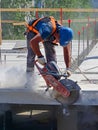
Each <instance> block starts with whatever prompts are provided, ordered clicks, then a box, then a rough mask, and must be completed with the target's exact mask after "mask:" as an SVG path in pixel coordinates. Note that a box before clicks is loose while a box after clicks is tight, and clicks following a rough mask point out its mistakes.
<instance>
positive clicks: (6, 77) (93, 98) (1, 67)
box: [0, 44, 98, 105]
mask: <svg viewBox="0 0 98 130" xmlns="http://www.w3.org/2000/svg"><path fill="white" fill-rule="evenodd" d="M56 49H57V57H58V65H59V67H60V68H62V69H65V64H64V61H63V53H62V48H61V47H58V48H56ZM42 51H44V50H43V48H42ZM97 52H98V44H97V45H96V46H95V47H94V48H93V50H92V51H91V52H90V54H89V55H88V56H87V57H86V58H85V60H84V62H83V63H82V64H81V65H80V66H79V69H77V70H76V72H75V73H73V74H72V76H71V77H70V79H72V80H74V81H77V82H78V84H79V86H80V87H81V93H80V98H79V100H78V101H77V102H76V103H75V105H98V101H97V99H98V89H97V87H98V81H97V79H98V66H97V64H98V60H97V59H98V56H97ZM75 53H76V52H75ZM75 53H74V52H73V55H74V54H75ZM26 55H27V53H26V52H25V53H6V59H5V53H3V54H2V62H1V64H0V103H17V104H50V105H51V104H52V105H53V104H54V105H60V103H58V102H57V101H56V100H55V99H52V98H51V97H50V96H49V93H44V90H45V85H46V84H45V82H44V80H43V79H42V77H41V76H40V75H38V73H39V72H38V71H37V70H36V69H35V75H34V77H32V78H31V79H30V78H29V82H28V83H30V84H29V85H28V84H26V83H27V80H28V76H27V75H26V72H25V70H26ZM75 56H76V54H75ZM80 71H81V72H80ZM36 72H37V73H36Z"/></svg>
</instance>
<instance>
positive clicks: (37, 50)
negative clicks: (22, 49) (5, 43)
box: [30, 33, 42, 57]
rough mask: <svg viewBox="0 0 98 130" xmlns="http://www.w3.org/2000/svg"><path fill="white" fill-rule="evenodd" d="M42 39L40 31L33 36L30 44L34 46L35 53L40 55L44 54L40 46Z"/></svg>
mask: <svg viewBox="0 0 98 130" xmlns="http://www.w3.org/2000/svg"><path fill="white" fill-rule="evenodd" d="M41 41H42V38H41V35H40V33H38V34H37V35H35V37H33V38H32V39H31V41H30V46H31V48H32V50H33V51H34V53H35V54H36V55H37V56H38V57H40V56H42V54H41V51H40V48H39V42H41Z"/></svg>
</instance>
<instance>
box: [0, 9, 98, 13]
mask: <svg viewBox="0 0 98 130" xmlns="http://www.w3.org/2000/svg"><path fill="white" fill-rule="evenodd" d="M29 11H40V12H41V11H48V12H57V11H58V12H60V11H61V8H0V12H29ZM62 11H63V12H79V13H80V12H87V13H90V12H98V9H92V8H89V9H84V8H81V9H77V8H62Z"/></svg>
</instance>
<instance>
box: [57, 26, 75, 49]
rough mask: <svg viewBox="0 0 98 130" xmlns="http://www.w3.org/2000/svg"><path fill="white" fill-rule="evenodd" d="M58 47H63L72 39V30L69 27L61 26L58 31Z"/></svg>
mask: <svg viewBox="0 0 98 130" xmlns="http://www.w3.org/2000/svg"><path fill="white" fill-rule="evenodd" d="M59 33H60V41H59V42H60V45H61V46H63V47H65V46H67V44H68V43H69V42H70V41H71V40H72V39H73V30H72V29H71V28H69V27H64V26H61V28H60V30H59Z"/></svg>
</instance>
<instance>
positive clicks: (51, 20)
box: [26, 16, 56, 35]
mask: <svg viewBox="0 0 98 130" xmlns="http://www.w3.org/2000/svg"><path fill="white" fill-rule="evenodd" d="M49 18H50V22H51V23H52V27H53V30H52V34H53V33H54V32H55V31H56V23H55V21H56V20H55V18H54V17H52V16H50V17H49ZM42 19H44V18H39V19H37V20H35V21H34V23H33V24H32V25H29V24H26V26H27V31H28V32H29V31H33V32H34V33H36V34H38V33H39V31H38V30H37V29H36V28H35V26H36V24H37V23H38V22H39V21H41V20H42ZM52 34H51V35H52Z"/></svg>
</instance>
